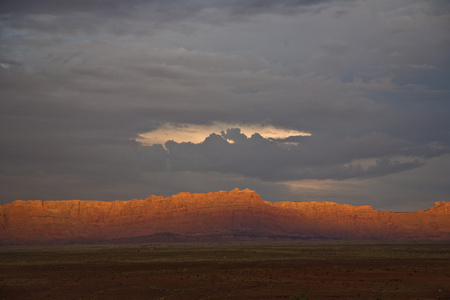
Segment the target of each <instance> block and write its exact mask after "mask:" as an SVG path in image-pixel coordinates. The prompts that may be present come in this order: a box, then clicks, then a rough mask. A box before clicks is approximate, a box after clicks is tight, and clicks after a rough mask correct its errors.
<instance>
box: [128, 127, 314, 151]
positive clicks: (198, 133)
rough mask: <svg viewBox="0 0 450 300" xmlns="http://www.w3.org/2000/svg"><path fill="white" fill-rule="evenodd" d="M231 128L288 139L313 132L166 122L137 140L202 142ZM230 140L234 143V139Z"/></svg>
mask: <svg viewBox="0 0 450 300" xmlns="http://www.w3.org/2000/svg"><path fill="white" fill-rule="evenodd" d="M229 128H239V129H240V130H241V133H243V134H245V135H246V136H251V135H252V134H254V133H259V134H260V135H261V136H262V137H264V138H266V139H286V138H288V137H291V136H310V135H311V134H310V133H308V132H304V131H298V130H292V129H287V128H280V127H275V126H272V125H260V124H251V125H248V124H236V123H222V122H215V123H213V124H211V125H197V124H177V125H175V124H171V123H166V124H164V125H163V126H162V127H160V128H159V129H157V130H154V131H150V132H145V133H141V134H139V138H137V139H136V140H137V141H138V142H140V143H142V144H144V145H149V146H151V145H154V144H162V145H164V143H165V142H167V141H170V140H172V141H175V142H177V143H182V142H191V143H195V144H197V143H201V142H203V141H204V140H205V138H206V137H208V136H209V135H210V134H211V133H217V134H220V133H221V132H222V131H226V130H227V129H229ZM228 142H230V143H233V141H232V140H228Z"/></svg>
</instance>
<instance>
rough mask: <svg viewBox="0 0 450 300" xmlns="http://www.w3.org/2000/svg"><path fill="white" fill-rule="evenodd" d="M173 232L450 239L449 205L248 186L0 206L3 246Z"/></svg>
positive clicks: (18, 201) (281, 236) (187, 234)
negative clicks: (285, 197)
mask: <svg viewBox="0 0 450 300" xmlns="http://www.w3.org/2000/svg"><path fill="white" fill-rule="evenodd" d="M162 232H170V233H172V234H178V235H182V236H186V237H196V238H197V237H210V236H220V235H227V236H231V237H236V236H237V237H239V236H242V235H248V238H252V237H258V238H262V237H264V238H277V239H278V238H343V239H400V240H402V239H403V240H411V239H412V240H421V239H425V240H450V203H447V202H442V201H441V202H437V203H436V205H435V206H434V207H432V208H430V209H428V210H427V211H419V212H417V213H390V212H380V211H375V210H373V209H372V208H371V207H369V206H360V207H355V206H351V205H345V204H343V205H340V204H336V203H331V202H321V203H319V202H278V203H269V202H266V201H262V200H261V198H260V196H259V195H258V194H257V193H255V192H254V191H250V190H244V191H240V190H237V189H236V190H233V191H231V192H224V191H221V192H216V193H208V194H190V193H180V194H177V195H174V196H172V197H167V198H164V197H157V196H151V197H149V198H148V199H146V200H130V201H113V202H103V201H80V200H65V201H40V200H30V201H21V200H17V201H14V202H13V203H10V204H5V205H1V206H0V243H1V244H35V243H70V242H99V241H106V240H111V239H127V238H134V237H142V236H149V235H154V234H157V233H162Z"/></svg>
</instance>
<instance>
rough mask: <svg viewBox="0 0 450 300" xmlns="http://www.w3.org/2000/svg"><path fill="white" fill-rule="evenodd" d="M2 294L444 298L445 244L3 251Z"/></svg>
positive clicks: (447, 286) (449, 287)
mask: <svg viewBox="0 0 450 300" xmlns="http://www.w3.org/2000/svg"><path fill="white" fill-rule="evenodd" d="M0 299H450V244H386V245H381V244H345V243H340V244H328V243H322V244H305V243H298V244H284V243H275V244H208V245H182V244H172V245H171V244H166V245H154V244H145V245H144V244H141V245H64V246H41V247H36V246H32V247H31V246H30V247H0Z"/></svg>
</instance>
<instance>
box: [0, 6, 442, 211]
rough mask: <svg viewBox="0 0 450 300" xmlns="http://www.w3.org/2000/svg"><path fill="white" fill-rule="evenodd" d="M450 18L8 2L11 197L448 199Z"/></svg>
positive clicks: (2, 22) (5, 130) (1, 20)
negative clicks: (239, 191)
mask: <svg viewBox="0 0 450 300" xmlns="http://www.w3.org/2000/svg"><path fill="white" fill-rule="evenodd" d="M449 19H450V5H449V4H448V3H447V2H446V1H420V0H417V1H410V0H399V1H395V2H392V1H388V0H376V1H359V0H354V1H326V0H324V1H310V0H305V1H266V0H245V1H219V0H217V1H207V2H205V1H197V0H194V1H138V0H132V1H126V2H124V1H115V0H114V1H113V0H107V1H100V0H99V1H54V0H43V1H38V2H30V1H2V3H1V4H0V49H1V50H0V105H1V107H0V139H1V147H0V168H1V173H0V190H1V191H2V192H1V196H2V197H1V198H0V201H1V202H2V203H5V202H10V201H12V200H15V199H18V198H22V199H32V198H33V199H35V198H40V199H58V198H59V199H71V198H90V199H101V200H113V199H119V198H122V199H127V198H138V197H141V198H145V197H147V196H148V195H149V194H164V195H171V194H174V193H176V192H181V191H195V192H207V191H212V190H220V189H233V188H235V187H239V188H246V187H249V188H252V189H255V190H256V191H257V192H260V193H261V195H262V196H263V198H265V199H266V200H270V201H279V200H308V199H314V200H319V201H320V200H328V201H333V197H332V195H334V197H335V200H336V201H340V202H345V201H346V200H345V199H348V201H351V202H352V204H361V205H362V204H370V205H372V206H374V207H375V208H377V207H380V208H383V209H389V208H390V207H391V208H393V209H394V208H399V209H403V210H414V209H416V208H419V209H422V208H426V207H428V206H430V204H431V203H433V202H434V201H438V200H448V197H450V190H449V187H448V185H447V184H444V182H445V179H449V178H450V177H449V176H450V175H449V174H448V171H447V172H446V171H445V170H446V168H444V167H443V166H445V165H448V157H449V155H450V154H449V152H450V138H449V132H450V122H449V120H450V102H449V101H448V99H449V93H450V87H449V84H448V78H449V70H450V59H449V56H448V49H449V48H450V33H449V31H448V25H449ZM167 124H172V125H170V126H171V127H170V129H171V130H172V131H168V130H166V129H167V128H169V127H168V125H167ZM217 124H228V125H227V126H225V125H224V126H222V127H221V128H218V127H217ZM233 124H237V125H236V126H234V125H233ZM177 126H178V128H180V131H181V128H183V130H185V131H186V130H190V128H191V127H192V128H197V127H201V128H202V130H203V129H204V130H205V131H204V132H205V133H206V134H205V135H204V136H202V137H201V139H200V140H193V139H192V140H183V141H180V140H177V139H176V137H177V134H175V133H174V132H176V128H177ZM190 126H191V127H190ZM196 126H197V127H196ZM258 126H260V127H259V128H263V127H264V128H266V129H267V128H269V129H270V128H278V129H284V130H285V131H286V132H288V131H289V130H290V132H292V135H284V136H282V137H276V135H274V136H270V135H265V134H267V133H264V132H262V129H260V130H259V129H254V128H258ZM248 128H253V130H251V131H248ZM208 129H210V130H209V131H208ZM173 130H175V131H173ZM295 132H297V133H296V134H295ZM299 132H304V133H308V134H310V136H302V135H300V134H298V133H299ZM152 134H158V135H159V136H158V137H155V136H152V138H153V139H154V141H157V142H152V143H145V142H143V139H145V136H149V135H152ZM197 138H198V137H197ZM430 174H434V175H433V176H430ZM430 178H434V179H433V180H430ZM355 182H357V184H356V183H355ZM394 182H395V187H393V186H391V183H394ZM300 187H301V188H300ZM320 187H322V188H320ZM419 187H420V188H419ZM413 191H414V192H413ZM367 201H370V203H367Z"/></svg>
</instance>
